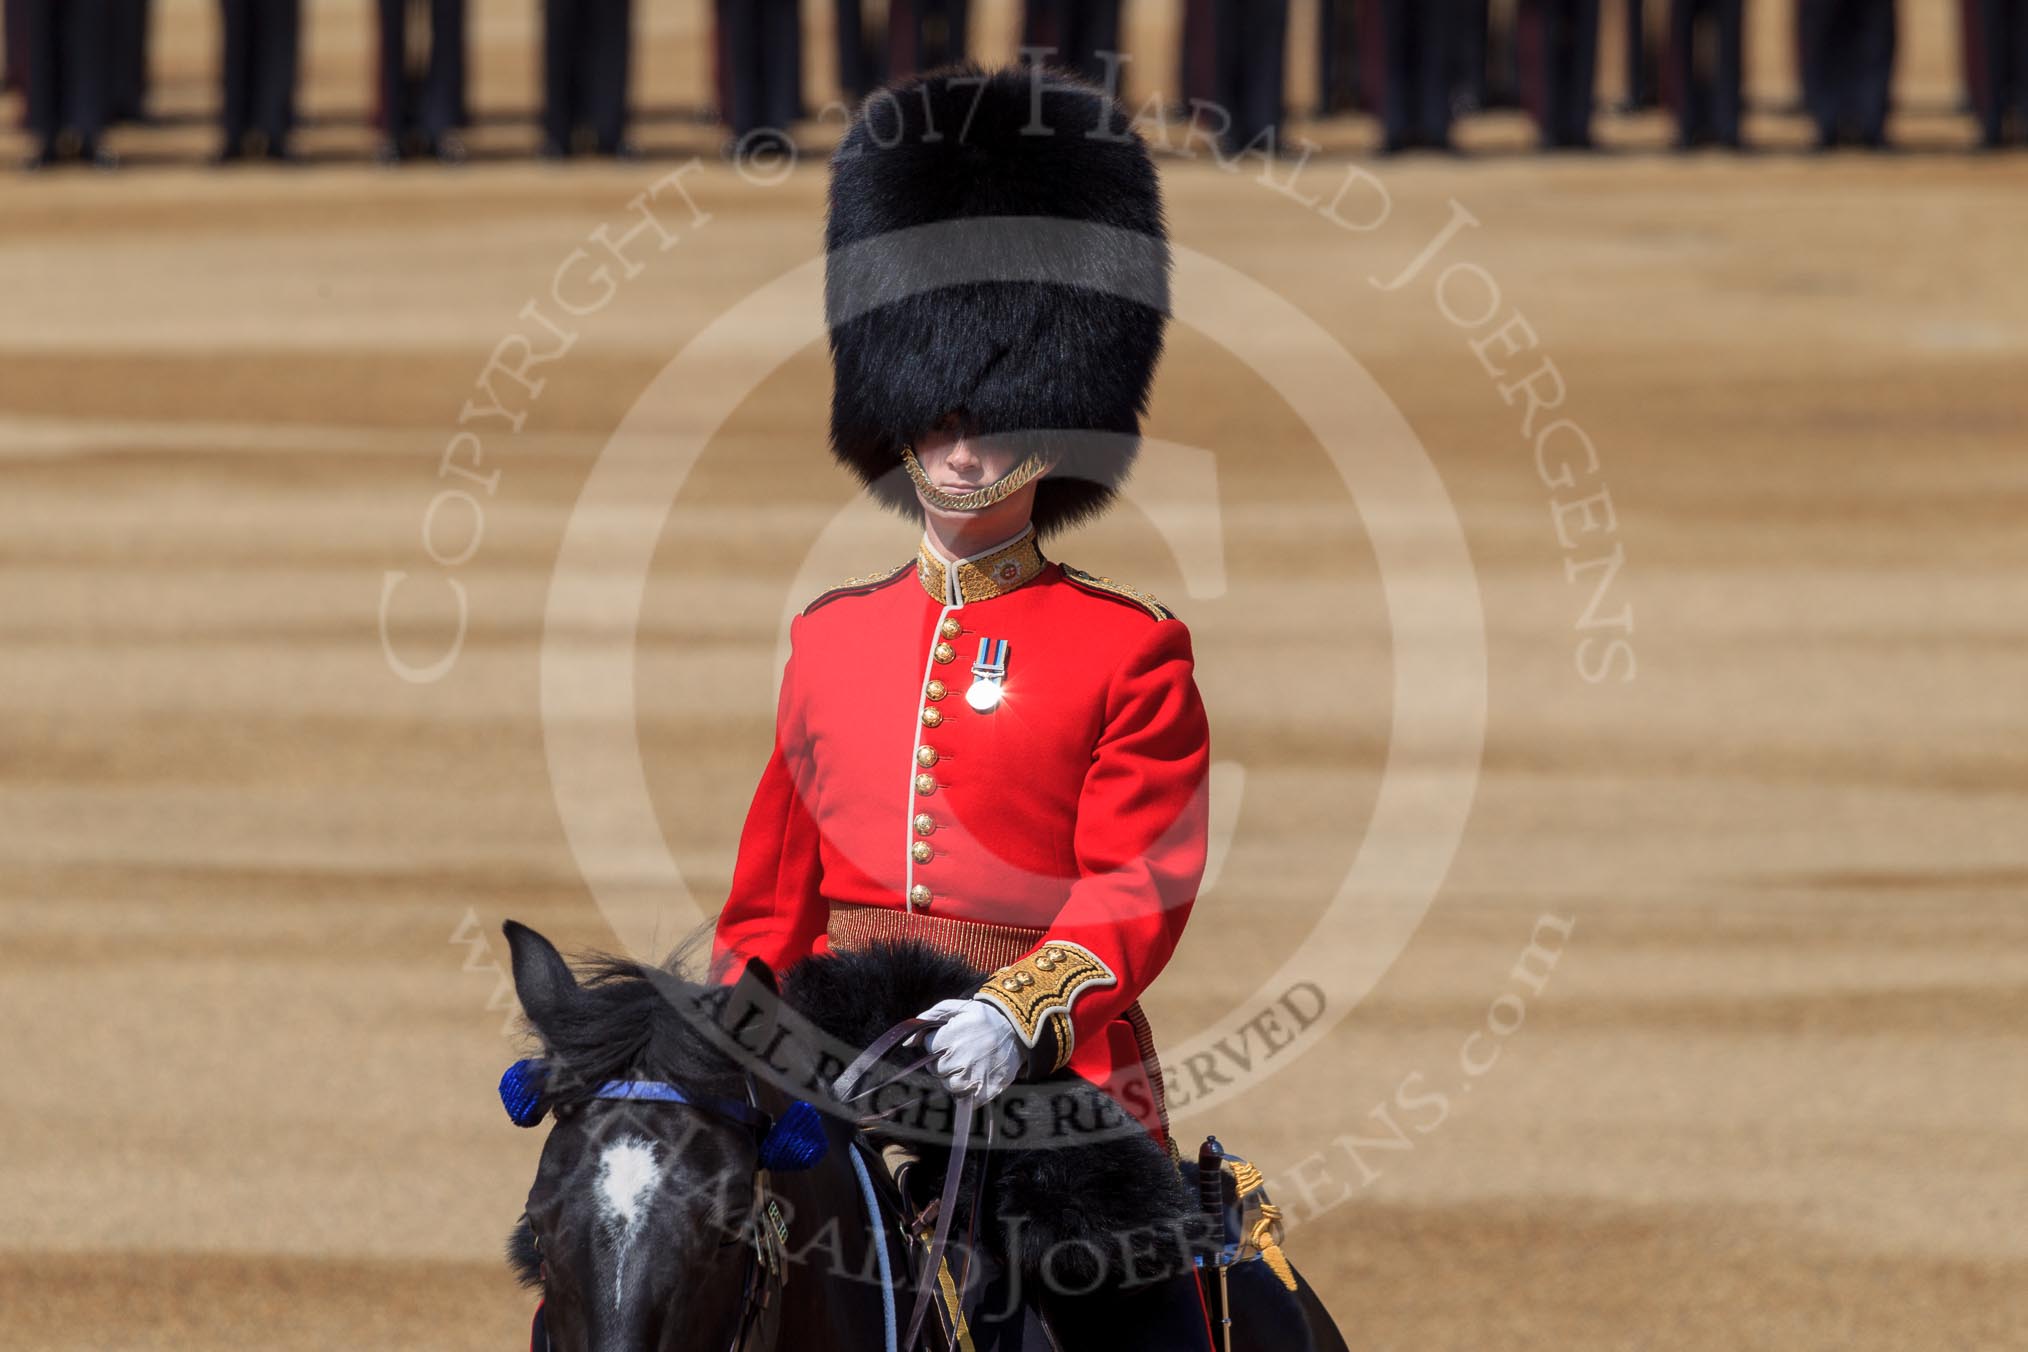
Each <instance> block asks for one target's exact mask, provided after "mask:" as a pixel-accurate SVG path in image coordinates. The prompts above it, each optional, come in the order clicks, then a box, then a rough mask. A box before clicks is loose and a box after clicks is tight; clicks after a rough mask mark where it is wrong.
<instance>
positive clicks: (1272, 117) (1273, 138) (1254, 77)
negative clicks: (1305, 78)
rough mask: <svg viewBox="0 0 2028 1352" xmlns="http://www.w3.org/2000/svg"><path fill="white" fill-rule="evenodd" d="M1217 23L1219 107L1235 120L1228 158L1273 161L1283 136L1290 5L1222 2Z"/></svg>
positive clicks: (1261, 0)
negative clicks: (1257, 154)
mask: <svg viewBox="0 0 2028 1352" xmlns="http://www.w3.org/2000/svg"><path fill="white" fill-rule="evenodd" d="M1213 23H1214V28H1213V33H1212V51H1213V59H1214V60H1215V61H1216V62H1217V67H1216V70H1217V79H1218V94H1217V101H1218V103H1219V105H1220V106H1221V107H1222V108H1224V109H1225V112H1226V114H1227V116H1229V117H1230V118H1231V119H1232V121H1231V125H1230V126H1229V127H1227V129H1226V132H1225V150H1226V153H1227V154H1228V155H1240V154H1244V153H1246V152H1247V151H1249V150H1256V151H1261V152H1263V153H1265V154H1269V155H1272V154H1274V153H1275V152H1276V147H1277V146H1278V145H1279V144H1280V142H1281V134H1282V113H1283V111H1284V110H1283V103H1284V96H1285V93H1286V84H1285V81H1286V75H1287V70H1286V66H1287V60H1288V36H1289V0H1217V4H1216V5H1215V7H1214V11H1213Z"/></svg>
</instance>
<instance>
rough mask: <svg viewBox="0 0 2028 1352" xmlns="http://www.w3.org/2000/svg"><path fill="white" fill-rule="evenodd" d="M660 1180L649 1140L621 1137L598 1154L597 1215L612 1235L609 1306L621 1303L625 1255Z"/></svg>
mask: <svg viewBox="0 0 2028 1352" xmlns="http://www.w3.org/2000/svg"><path fill="white" fill-rule="evenodd" d="M661 1181H662V1162H661V1160H660V1158H659V1157H658V1156H657V1155H656V1153H655V1147H654V1145H653V1144H652V1143H650V1142H648V1141H646V1140H643V1139H642V1138H641V1137H639V1136H623V1137H621V1138H620V1139H619V1140H617V1141H614V1142H613V1143H612V1144H611V1145H608V1146H607V1147H606V1148H605V1153H604V1154H602V1155H601V1156H600V1157H599V1176H598V1190H599V1192H598V1205H599V1217H600V1219H602V1220H603V1221H604V1222H605V1223H606V1226H607V1228H608V1229H609V1230H611V1231H612V1234H613V1255H614V1256H613V1309H614V1310H615V1311H616V1312H617V1311H618V1310H619V1309H620V1308H621V1307H622V1306H623V1305H624V1303H625V1301H624V1297H625V1295H626V1279H627V1256H628V1254H629V1252H630V1251H631V1250H632V1249H633V1247H634V1237H635V1236H636V1235H638V1234H640V1232H641V1226H642V1224H643V1223H644V1222H645V1221H646V1220H647V1219H648V1201H649V1199H650V1198H651V1197H652V1196H653V1195H654V1193H655V1187H656V1185H657V1184H658V1183H660V1182H661Z"/></svg>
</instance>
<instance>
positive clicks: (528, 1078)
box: [500, 1061, 543, 1127]
mask: <svg viewBox="0 0 2028 1352" xmlns="http://www.w3.org/2000/svg"><path fill="white" fill-rule="evenodd" d="M542 1075H543V1068H542V1062H540V1061H516V1062H515V1063H514V1064H513V1065H511V1066H509V1067H507V1073H506V1074H505V1075H502V1076H501V1077H500V1103H501V1106H502V1107H504V1108H506V1109H507V1116H508V1117H509V1118H510V1119H512V1120H513V1123H514V1125H515V1126H517V1127H533V1126H536V1125H538V1124H539V1123H540V1122H541V1121H542V1115H543V1113H542Z"/></svg>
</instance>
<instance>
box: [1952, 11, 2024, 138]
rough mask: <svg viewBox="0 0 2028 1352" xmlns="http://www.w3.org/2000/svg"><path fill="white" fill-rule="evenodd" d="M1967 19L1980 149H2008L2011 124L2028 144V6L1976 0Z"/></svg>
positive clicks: (1968, 56) (1967, 48)
mask: <svg viewBox="0 0 2028 1352" xmlns="http://www.w3.org/2000/svg"><path fill="white" fill-rule="evenodd" d="M1968 8H1969V10H1970V12H1969V13H1968V14H1967V15H1966V16H1965V56H1966V66H1967V68H1968V72H1969V75H1970V77H1971V78H1970V80H1969V84H1970V86H1971V98H1972V107H1973V108H1974V109H1975V110H1977V112H1978V115H1979V144H1980V145H1981V146H1983V147H1985V148H1987V149H1989V150H1997V149H1999V148H2000V147H2001V146H2003V145H2005V144H2006V143H2007V119H2008V115H2009V114H2010V113H2011V114H2012V115H2013V118H2014V130H2015V135H2016V136H2019V137H2024V138H2028V0H1971V3H1970V5H1969V6H1968Z"/></svg>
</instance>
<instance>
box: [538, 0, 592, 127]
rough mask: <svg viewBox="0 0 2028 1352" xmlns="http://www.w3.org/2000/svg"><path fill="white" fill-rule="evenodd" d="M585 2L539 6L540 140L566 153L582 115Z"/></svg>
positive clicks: (551, 0) (551, 1) (552, 0)
mask: <svg viewBox="0 0 2028 1352" xmlns="http://www.w3.org/2000/svg"><path fill="white" fill-rule="evenodd" d="M586 3H587V0H548V3H546V4H545V5H543V7H542V139H543V141H544V143H545V145H546V147H547V148H548V149H550V150H552V151H554V152H557V153H559V154H567V153H569V151H570V149H571V140H572V138H573V137H574V136H575V135H576V134H577V128H578V124H579V123H580V122H581V121H582V120H583V119H582V116H581V108H580V104H581V100H582V95H581V92H580V85H581V82H582V79H583V75H582V72H583V60H582V58H581V57H580V56H579V51H580V49H581V48H582V47H583V46H584V28H585V5H586Z"/></svg>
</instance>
